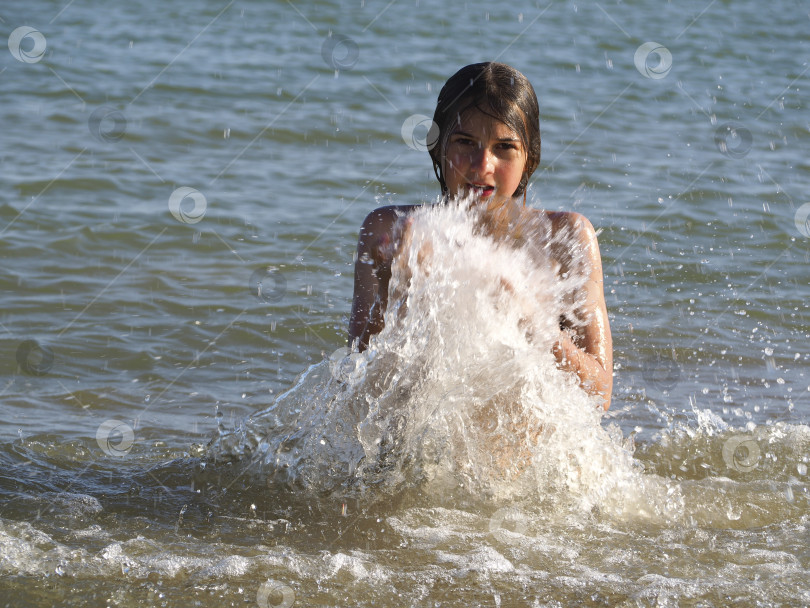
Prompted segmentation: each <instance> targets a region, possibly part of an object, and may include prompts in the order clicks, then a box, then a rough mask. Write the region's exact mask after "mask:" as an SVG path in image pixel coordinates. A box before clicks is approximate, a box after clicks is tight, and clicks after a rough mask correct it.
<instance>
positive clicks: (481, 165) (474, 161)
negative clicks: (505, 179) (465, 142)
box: [470, 146, 494, 175]
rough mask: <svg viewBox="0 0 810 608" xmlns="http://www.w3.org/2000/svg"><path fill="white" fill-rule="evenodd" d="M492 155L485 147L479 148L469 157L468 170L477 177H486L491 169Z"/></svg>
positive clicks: (492, 166)
mask: <svg viewBox="0 0 810 608" xmlns="http://www.w3.org/2000/svg"><path fill="white" fill-rule="evenodd" d="M493 160H494V158H493V155H492V152H491V151H490V150H489V148H488V147H487V146H479V147H478V148H477V149H476V150H475V151H474V152H473V153H472V154H471V155H470V168H471V169H472V170H473V171H474V172H475V173H476V174H478V175H486V174H487V173H490V172H491V171H492V170H493V168H494V165H493Z"/></svg>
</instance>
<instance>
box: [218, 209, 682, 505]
mask: <svg viewBox="0 0 810 608" xmlns="http://www.w3.org/2000/svg"><path fill="white" fill-rule="evenodd" d="M399 233H400V234H401V238H400V239H399V243H398V247H399V251H398V254H397V255H396V256H395V257H394V262H393V264H392V277H391V284H390V288H389V294H390V297H389V305H388V309H387V311H386V315H385V328H384V329H383V331H382V332H380V333H379V334H378V335H376V336H374V337H372V339H371V340H370V344H369V347H368V349H367V350H366V351H364V352H363V353H358V352H349V351H348V349H346V351H345V353H344V352H340V353H336V355H333V357H332V358H330V359H328V360H325V361H323V362H321V363H319V364H317V365H314V366H312V367H310V368H309V369H308V370H307V371H306V372H304V373H303V374H302V375H301V376H300V377H299V379H298V380H297V382H296V383H295V385H294V386H293V387H292V388H291V389H290V390H289V391H287V392H286V393H284V394H283V395H281V396H280V397H279V398H278V399H277V400H276V401H275V403H273V404H272V405H271V406H270V407H268V408H267V409H265V410H263V411H261V412H257V413H256V414H254V415H253V416H251V417H250V418H248V419H247V420H246V421H244V423H243V424H242V426H241V427H240V428H239V429H237V430H236V431H234V432H232V433H230V434H226V435H224V436H222V437H220V438H219V439H218V440H217V441H216V442H215V444H214V446H213V450H212V453H213V454H214V456H215V457H217V458H223V457H233V456H236V457H238V458H239V459H241V462H242V466H243V467H244V468H243V470H242V473H245V472H246V473H247V474H248V475H251V476H253V477H254V478H259V479H262V480H264V481H268V482H269V481H274V482H279V481H281V482H284V483H291V484H294V485H296V486H298V487H303V488H305V489H308V490H311V491H316V492H338V493H343V494H345V493H351V492H357V493H359V494H363V495H368V494H369V493H381V494H383V495H390V494H391V493H394V492H396V491H399V490H403V489H405V490H407V489H419V490H420V491H421V493H422V495H427V496H432V497H440V498H437V499H436V500H438V501H439V502H441V501H442V500H455V498H452V497H456V498H458V497H462V498H463V497H465V496H467V497H476V498H484V499H494V500H496V501H501V500H514V499H526V500H532V501H535V502H537V501H541V502H548V503H549V504H550V505H572V504H573V505H576V506H577V508H580V509H584V510H589V509H592V508H593V507H600V508H601V509H607V510H611V511H622V512H625V511H627V510H628V509H629V510H632V511H633V512H634V513H642V514H649V513H652V512H658V513H662V512H664V511H666V510H667V509H669V508H670V507H671V506H672V504H674V503H678V497H677V496H675V497H674V498H673V491H672V489H671V488H667V487H665V484H663V483H662V482H656V481H654V480H653V479H652V478H649V477H644V476H643V475H642V474H641V472H640V470H639V467H638V466H637V465H636V464H634V462H633V459H632V454H631V452H630V450H629V449H628V446H627V445H626V443H627V442H626V441H625V440H624V439H623V438H622V436H621V432H620V431H618V429H613V430H612V431H611V432H608V431H607V430H605V429H604V428H603V427H602V425H601V417H600V410H599V408H598V407H597V406H598V402H597V400H596V399H595V398H594V397H591V396H589V395H588V394H587V393H586V392H585V391H584V390H583V389H582V388H581V387H580V386H579V383H578V381H577V379H576V377H575V376H573V375H572V374H570V373H568V372H564V371H561V370H560V369H558V367H557V365H556V363H555V359H554V356H553V354H552V345H553V343H554V341H555V340H556V339H557V338H558V337H559V332H560V325H559V323H560V319H561V318H567V319H569V320H570V321H571V323H574V324H576V323H584V322H586V321H587V318H586V317H585V315H584V314H583V313H582V300H581V297H580V294H581V291H582V290H581V288H582V286H583V285H584V282H585V280H586V277H587V274H588V267H587V264H586V263H585V261H584V260H585V258H584V255H583V253H582V251H581V247H580V245H579V243H578V242H577V241H576V239H574V238H573V235H572V234H570V232H567V231H565V230H558V231H556V232H555V231H552V229H551V222H550V221H549V219H548V217H547V216H546V215H545V214H544V213H537V212H534V211H533V210H529V211H527V210H525V209H523V208H521V207H518V206H517V205H514V206H507V207H505V208H503V209H500V210H497V211H493V210H489V209H486V208H484V207H481V206H471V201H469V200H462V201H457V202H453V203H447V204H442V205H434V206H430V207H424V208H421V209H419V210H418V211H416V212H414V213H412V214H411V215H410V216H409V217H408V218H403V219H402V220H401V223H400V226H399ZM561 252H568V255H567V256H565V255H562V254H561ZM245 468H246V469H247V471H245ZM673 501H674V503H673ZM651 503H654V504H651Z"/></svg>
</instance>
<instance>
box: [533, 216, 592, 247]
mask: <svg viewBox="0 0 810 608" xmlns="http://www.w3.org/2000/svg"><path fill="white" fill-rule="evenodd" d="M541 213H545V214H546V216H547V217H548V219H549V220H551V227H552V230H554V231H555V232H557V231H558V230H563V229H568V230H571V232H572V233H573V234H575V235H576V236H577V238H578V239H579V240H580V241H581V242H591V241H595V240H596V231H595V230H594V228H593V224H591V222H590V220H589V219H588V218H587V217H585V216H584V215H582V214H581V213H577V212H576V211H541Z"/></svg>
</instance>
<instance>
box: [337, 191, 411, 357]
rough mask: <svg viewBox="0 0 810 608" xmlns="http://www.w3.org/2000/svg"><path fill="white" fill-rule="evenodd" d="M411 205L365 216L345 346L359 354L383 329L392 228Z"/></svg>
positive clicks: (378, 211)
mask: <svg viewBox="0 0 810 608" xmlns="http://www.w3.org/2000/svg"><path fill="white" fill-rule="evenodd" d="M414 207H415V205H407V206H397V207H394V206H389V207H381V208H379V209H375V210H374V211H372V212H371V213H369V214H368V216H366V219H365V220H364V221H363V225H362V226H361V228H360V237H359V239H358V241H357V260H356V261H355V264H354V298H353V301H352V315H351V319H350V320H349V346H350V347H351V346H352V345H353V343H354V341H355V340H357V341H358V347H359V349H360V350H361V351H363V350H365V349H366V348H367V347H368V341H369V339H370V338H371V336H373V335H374V334H377V333H379V332H381V331H382V329H383V327H384V326H385V320H384V316H385V310H386V307H387V306H388V282H389V280H390V279H391V260H392V259H393V256H394V252H395V249H396V247H395V245H396V243H394V238H395V237H394V232H395V231H394V226H395V224H396V222H397V220H398V219H399V218H400V217H401V216H402V215H403V214H404V213H407V212H408V211H410V210H411V209H413V208H414Z"/></svg>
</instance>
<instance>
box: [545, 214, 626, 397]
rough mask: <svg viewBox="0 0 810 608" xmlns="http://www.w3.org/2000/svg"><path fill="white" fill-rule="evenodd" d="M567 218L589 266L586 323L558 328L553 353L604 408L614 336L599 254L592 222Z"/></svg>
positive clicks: (610, 387) (610, 379)
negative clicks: (574, 331)
mask: <svg viewBox="0 0 810 608" xmlns="http://www.w3.org/2000/svg"><path fill="white" fill-rule="evenodd" d="M570 221H571V222H572V226H573V228H574V230H575V234H577V235H578V236H579V239H580V242H581V244H582V247H583V252H584V254H585V257H586V259H587V261H588V264H589V265H590V269H591V272H590V276H589V278H588V281H587V283H586V285H585V287H584V289H585V305H584V312H585V316H586V318H587V319H588V323H587V325H585V326H584V327H581V328H577V331H576V333H573V332H571V331H568V330H563V331H561V332H560V339H559V340H558V341H557V342H556V343H555V344H554V347H553V353H554V356H555V357H556V358H557V362H558V364H559V366H560V368H561V369H564V370H568V371H573V372H575V373H576V374H577V376H578V377H579V381H580V383H581V384H582V387H583V388H584V389H585V390H586V391H588V393H590V394H591V395H598V396H600V397H601V398H602V401H603V407H604V408H605V410H607V409H608V408H609V407H610V400H611V393H612V391H613V338H612V337H611V334H610V323H609V322H608V316H607V307H606V305H605V293H604V286H603V284H604V278H603V276H602V257H601V255H600V254H599V244H598V243H597V241H596V232H595V231H594V229H593V226H592V225H591V223H590V222H589V221H588V220H587V219H586V218H585V217H584V216H582V215H580V214H578V213H575V214H571V220H570Z"/></svg>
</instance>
